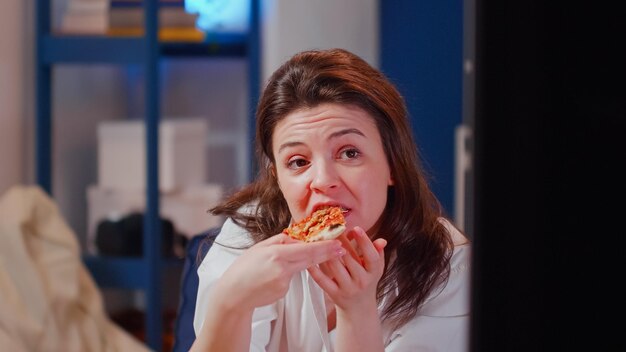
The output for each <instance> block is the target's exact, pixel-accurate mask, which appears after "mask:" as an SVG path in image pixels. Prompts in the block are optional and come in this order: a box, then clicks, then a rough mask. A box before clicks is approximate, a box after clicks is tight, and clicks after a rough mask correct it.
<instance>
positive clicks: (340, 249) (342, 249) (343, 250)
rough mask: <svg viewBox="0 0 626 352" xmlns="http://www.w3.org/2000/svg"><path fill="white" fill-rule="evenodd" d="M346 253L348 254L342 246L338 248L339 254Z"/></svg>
mask: <svg viewBox="0 0 626 352" xmlns="http://www.w3.org/2000/svg"><path fill="white" fill-rule="evenodd" d="M345 254H346V250H345V248H343V247H342V248H339V249H337V255H338V256H343V255H345Z"/></svg>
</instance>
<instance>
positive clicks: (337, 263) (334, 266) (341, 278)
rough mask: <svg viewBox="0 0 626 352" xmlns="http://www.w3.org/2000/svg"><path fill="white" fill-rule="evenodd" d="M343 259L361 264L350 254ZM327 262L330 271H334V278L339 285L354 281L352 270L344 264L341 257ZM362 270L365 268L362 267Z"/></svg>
mask: <svg viewBox="0 0 626 352" xmlns="http://www.w3.org/2000/svg"><path fill="white" fill-rule="evenodd" d="M343 260H344V261H352V263H353V264H355V265H357V266H360V265H358V264H356V262H355V260H354V258H352V257H351V256H349V255H346V256H344V258H343ZM325 264H326V265H327V266H328V268H329V269H330V272H331V273H332V278H333V280H334V281H335V282H336V283H337V285H338V286H339V287H342V286H346V285H349V284H350V283H351V282H352V276H351V275H350V272H348V269H347V268H346V267H345V266H344V264H343V263H342V261H341V260H340V259H339V258H338V259H333V260H329V261H328V262H326V263H325ZM361 270H363V268H361Z"/></svg>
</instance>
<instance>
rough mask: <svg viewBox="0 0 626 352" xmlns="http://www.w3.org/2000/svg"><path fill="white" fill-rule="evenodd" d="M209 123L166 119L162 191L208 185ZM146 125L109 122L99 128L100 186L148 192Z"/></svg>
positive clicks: (162, 142) (163, 123) (161, 140)
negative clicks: (207, 147) (146, 186)
mask: <svg viewBox="0 0 626 352" xmlns="http://www.w3.org/2000/svg"><path fill="white" fill-rule="evenodd" d="M207 133H208V123H207V121H206V120H205V119H195V118H193V119H192V118H189V119H184V118H176V119H164V120H163V121H161V123H160V125H159V190H160V191H161V192H171V191H175V190H176V189H179V188H181V187H186V186H194V185H201V184H204V182H205V179H206V165H207V160H206V158H207V153H206V144H205V141H206V138H207ZM145 135H146V134H145V122H144V121H143V120H133V121H105V122H101V123H100V124H99V125H98V184H99V185H100V186H101V187H104V188H113V189H132V190H145V185H146V139H145Z"/></svg>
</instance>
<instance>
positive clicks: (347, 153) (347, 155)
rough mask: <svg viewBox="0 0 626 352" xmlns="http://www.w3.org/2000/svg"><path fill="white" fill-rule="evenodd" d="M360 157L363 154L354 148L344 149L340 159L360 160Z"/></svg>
mask: <svg viewBox="0 0 626 352" xmlns="http://www.w3.org/2000/svg"><path fill="white" fill-rule="evenodd" d="M360 156H361V152H360V151H359V150H358V149H356V148H354V147H349V148H344V149H342V150H341V151H340V152H339V158H340V159H358V158H359V157H360Z"/></svg>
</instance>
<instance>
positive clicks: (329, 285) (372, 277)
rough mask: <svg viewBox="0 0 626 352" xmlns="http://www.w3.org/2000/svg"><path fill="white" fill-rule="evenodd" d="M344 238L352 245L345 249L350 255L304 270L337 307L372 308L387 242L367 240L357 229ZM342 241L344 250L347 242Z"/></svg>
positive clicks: (358, 228)
mask: <svg viewBox="0 0 626 352" xmlns="http://www.w3.org/2000/svg"><path fill="white" fill-rule="evenodd" d="M343 236H344V235H342V237H343ZM345 236H346V237H347V239H348V240H353V241H352V243H353V244H354V245H355V248H354V249H350V248H348V251H349V252H350V254H351V255H344V256H342V257H341V258H336V259H331V260H329V261H327V262H324V263H322V264H320V265H319V266H313V267H310V268H308V271H309V273H310V274H311V276H312V277H313V279H314V280H315V281H316V282H317V283H318V285H320V287H321V288H322V289H323V290H324V291H326V293H327V294H328V295H329V296H330V298H331V299H332V300H333V302H335V304H336V305H337V307H338V308H342V309H344V310H348V311H349V310H354V311H358V310H360V307H362V304H366V305H372V304H373V305H374V308H375V307H376V287H377V285H378V281H379V280H380V278H381V276H382V274H383V271H384V267H385V255H384V248H385V246H386V244H387V242H386V241H385V240H384V239H377V240H375V241H371V240H370V238H369V237H368V235H367V233H366V232H365V231H364V230H363V229H362V228H360V227H358V226H357V227H355V228H354V229H352V230H350V231H349V232H348V233H347V235H345ZM342 241H343V242H344V247H348V246H351V244H350V241H346V239H342Z"/></svg>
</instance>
